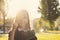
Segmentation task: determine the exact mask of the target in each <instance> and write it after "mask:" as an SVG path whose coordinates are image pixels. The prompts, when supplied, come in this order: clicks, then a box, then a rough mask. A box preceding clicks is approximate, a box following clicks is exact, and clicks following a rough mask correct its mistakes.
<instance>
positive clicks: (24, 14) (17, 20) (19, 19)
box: [9, 10, 30, 40]
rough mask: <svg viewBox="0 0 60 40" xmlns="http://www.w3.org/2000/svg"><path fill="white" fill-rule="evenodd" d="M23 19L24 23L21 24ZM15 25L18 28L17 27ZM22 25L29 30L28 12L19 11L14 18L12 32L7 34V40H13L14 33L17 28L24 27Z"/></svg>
mask: <svg viewBox="0 0 60 40" xmlns="http://www.w3.org/2000/svg"><path fill="white" fill-rule="evenodd" d="M24 17H27V21H26V22H23V20H24ZM17 24H18V25H19V26H17ZM22 24H25V27H26V29H29V30H30V22H29V15H28V12H27V11H26V10H21V11H20V12H19V13H18V14H17V15H16V18H15V21H14V24H13V29H12V31H10V32H9V40H14V34H15V31H16V29H17V28H18V27H24V25H22Z"/></svg>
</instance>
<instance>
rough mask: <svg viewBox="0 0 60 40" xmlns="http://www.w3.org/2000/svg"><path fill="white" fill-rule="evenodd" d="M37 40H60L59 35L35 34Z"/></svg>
mask: <svg viewBox="0 0 60 40" xmlns="http://www.w3.org/2000/svg"><path fill="white" fill-rule="evenodd" d="M36 36H37V38H38V40H60V34H54V33H37V34H36Z"/></svg>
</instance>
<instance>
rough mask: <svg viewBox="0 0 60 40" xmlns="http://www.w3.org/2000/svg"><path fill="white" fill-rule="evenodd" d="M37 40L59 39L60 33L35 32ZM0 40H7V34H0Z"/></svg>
mask: <svg viewBox="0 0 60 40" xmlns="http://www.w3.org/2000/svg"><path fill="white" fill-rule="evenodd" d="M36 36H37V38H38V40H60V34H54V33H36ZM0 40H8V36H0Z"/></svg>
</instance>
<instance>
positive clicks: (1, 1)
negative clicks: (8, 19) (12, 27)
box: [0, 0, 5, 33]
mask: <svg viewBox="0 0 60 40" xmlns="http://www.w3.org/2000/svg"><path fill="white" fill-rule="evenodd" d="M0 14H2V15H3V22H4V23H3V31H4V33H5V0H0Z"/></svg>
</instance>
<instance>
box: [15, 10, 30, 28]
mask: <svg viewBox="0 0 60 40" xmlns="http://www.w3.org/2000/svg"><path fill="white" fill-rule="evenodd" d="M15 22H16V23H17V24H18V27H22V28H23V27H25V29H30V22H29V15H28V12H27V11H26V10H21V11H19V13H18V14H17V15H16V19H15Z"/></svg>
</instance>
